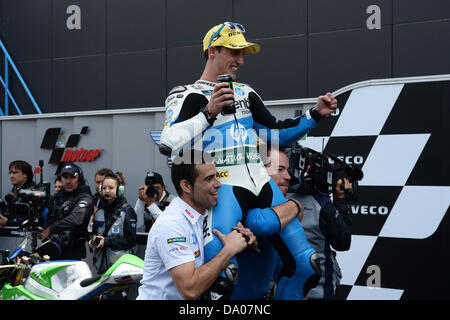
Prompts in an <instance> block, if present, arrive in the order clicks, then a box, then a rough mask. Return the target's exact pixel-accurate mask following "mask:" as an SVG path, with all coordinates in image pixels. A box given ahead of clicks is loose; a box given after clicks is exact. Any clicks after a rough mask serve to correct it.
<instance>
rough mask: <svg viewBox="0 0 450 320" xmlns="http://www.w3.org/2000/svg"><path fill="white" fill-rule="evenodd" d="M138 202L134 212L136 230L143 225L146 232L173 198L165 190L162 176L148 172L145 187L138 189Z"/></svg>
mask: <svg viewBox="0 0 450 320" xmlns="http://www.w3.org/2000/svg"><path fill="white" fill-rule="evenodd" d="M138 198H139V199H138V200H137V201H136V205H135V206H134V211H135V212H136V215H137V217H138V223H137V225H138V230H139V229H141V228H142V227H143V226H144V225H145V232H148V231H149V230H150V228H151V226H152V224H153V222H154V221H155V220H156V219H157V218H158V217H159V215H160V214H161V213H162V212H163V211H164V210H165V209H166V207H167V206H168V205H169V204H170V202H171V201H172V200H173V199H174V198H175V197H174V196H173V195H172V194H170V193H169V192H168V191H167V190H166V186H165V185H164V181H163V178H162V176H161V175H160V174H159V173H157V172H148V173H147V176H146V177H145V185H144V186H141V187H139V190H138Z"/></svg>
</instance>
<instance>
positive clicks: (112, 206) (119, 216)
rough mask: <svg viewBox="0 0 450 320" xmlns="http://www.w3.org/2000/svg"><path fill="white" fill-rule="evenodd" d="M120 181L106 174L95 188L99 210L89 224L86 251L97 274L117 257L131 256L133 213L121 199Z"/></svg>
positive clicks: (120, 176) (122, 184)
mask: <svg viewBox="0 0 450 320" xmlns="http://www.w3.org/2000/svg"><path fill="white" fill-rule="evenodd" d="M124 183H125V182H124V178H123V176H122V174H121V173H120V172H117V173H112V174H107V175H106V176H105V179H104V180H103V182H102V184H101V185H100V186H99V190H98V193H99V195H100V197H101V198H100V206H99V210H98V211H97V212H96V213H95V217H94V221H93V236H92V238H91V240H90V241H89V243H88V244H89V247H90V248H92V249H94V256H93V262H94V267H95V268H96V269H97V272H98V273H99V274H100V273H104V272H105V271H106V270H107V269H108V268H109V267H110V266H111V265H112V264H113V263H114V262H115V261H116V260H117V259H118V258H119V257H120V256H121V255H123V254H125V253H131V254H133V253H134V250H133V249H134V247H135V245H136V220H137V219H136V213H135V212H134V209H133V207H132V206H130V205H129V204H128V203H127V201H126V199H125V197H124V194H125V186H124Z"/></svg>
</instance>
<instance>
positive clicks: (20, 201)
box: [1, 160, 50, 227]
mask: <svg viewBox="0 0 450 320" xmlns="http://www.w3.org/2000/svg"><path fill="white" fill-rule="evenodd" d="M43 165H44V161H43V160H39V171H38V170H35V171H36V172H37V173H40V175H41V176H40V182H39V183H38V184H36V185H35V186H34V187H32V188H29V189H19V190H18V191H17V192H14V191H11V192H9V193H7V194H6V195H5V201H6V203H7V204H6V206H1V207H2V211H3V209H6V212H5V215H6V216H7V217H8V219H14V220H15V221H16V223H14V224H18V226H19V227H27V226H31V227H36V226H39V225H41V224H42V213H43V211H44V210H45V208H47V207H48V201H49V199H50V183H49V182H44V181H43V171H42V167H43ZM36 169H37V168H36Z"/></svg>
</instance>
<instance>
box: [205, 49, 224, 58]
mask: <svg viewBox="0 0 450 320" xmlns="http://www.w3.org/2000/svg"><path fill="white" fill-rule="evenodd" d="M214 48H216V49H217V51H219V52H220V50H222V47H220V46H219V47H214ZM208 51H209V50H205V59H206V61H208V58H209V57H208Z"/></svg>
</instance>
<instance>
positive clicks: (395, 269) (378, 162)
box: [300, 75, 450, 300]
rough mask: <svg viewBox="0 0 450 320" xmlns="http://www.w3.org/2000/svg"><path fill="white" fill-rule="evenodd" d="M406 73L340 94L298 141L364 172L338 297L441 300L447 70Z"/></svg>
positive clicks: (447, 229)
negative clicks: (435, 74) (441, 74)
mask: <svg viewBox="0 0 450 320" xmlns="http://www.w3.org/2000/svg"><path fill="white" fill-rule="evenodd" d="M405 79H408V78H405ZM411 79H414V81H412V80H411V81H407V80H406V81H403V83H400V82H399V81H393V83H391V84H389V83H380V84H378V85H374V84H372V85H367V86H361V87H358V88H356V89H352V90H349V91H346V92H343V93H342V94H339V95H338V96H337V99H338V103H339V107H338V109H339V110H337V111H336V113H335V114H334V115H333V116H332V117H331V119H327V120H324V121H322V122H321V123H320V125H319V126H318V127H317V128H315V129H314V130H312V131H311V132H310V134H309V135H308V136H307V138H306V139H305V140H301V141H300V143H301V145H302V146H304V147H309V148H312V149H314V150H317V151H321V150H322V146H323V145H324V146H325V148H324V150H325V151H327V152H330V153H333V154H336V155H338V156H339V157H340V158H341V159H342V160H344V161H346V162H347V163H352V164H356V165H358V166H359V167H360V168H362V170H363V172H364V178H363V179H362V180H361V181H360V182H359V186H360V187H359V198H358V200H357V202H356V203H352V205H351V213H352V220H353V223H352V244H351V248H350V250H349V251H346V252H338V253H337V260H338V262H339V264H340V268H341V271H342V275H343V277H342V280H341V287H340V288H339V290H338V297H339V298H346V299H371V300H372V299H383V300H389V299H394V300H396V299H448V298H450V275H449V273H448V272H446V270H450V248H449V243H450V242H449V240H448V239H449V238H450V213H449V204H450V176H449V165H448V160H447V159H448V158H449V155H450V154H449V153H450V152H449V141H450V135H449V129H448V126H449V119H450V81H449V79H450V75H447V77H446V78H444V80H442V79H441V78H440V79H439V81H438V80H435V79H434V78H432V80H431V81H430V80H429V79H428V80H427V79H423V80H422V81H420V80H418V79H417V78H411ZM437 270H441V272H437Z"/></svg>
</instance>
